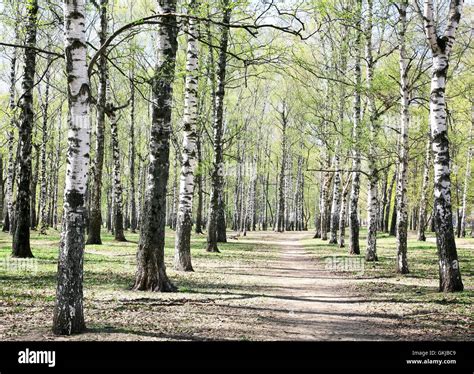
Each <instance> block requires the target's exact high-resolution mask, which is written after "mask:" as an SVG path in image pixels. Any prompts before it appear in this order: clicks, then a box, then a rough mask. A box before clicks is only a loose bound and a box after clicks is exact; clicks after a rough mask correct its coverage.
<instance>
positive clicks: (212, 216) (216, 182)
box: [207, 0, 232, 252]
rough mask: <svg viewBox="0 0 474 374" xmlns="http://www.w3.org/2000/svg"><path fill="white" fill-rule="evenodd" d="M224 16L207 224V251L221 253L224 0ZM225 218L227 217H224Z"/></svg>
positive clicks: (227, 11)
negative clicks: (218, 226) (219, 225)
mask: <svg viewBox="0 0 474 374" xmlns="http://www.w3.org/2000/svg"><path fill="white" fill-rule="evenodd" d="M222 4H223V7H224V9H223V11H224V15H223V18H222V26H221V36H220V37H221V39H220V43H219V59H218V64H217V91H216V94H215V115H214V137H213V141H214V160H213V170H212V190H211V201H210V207H209V219H208V223H207V251H208V252H219V249H218V248H217V241H218V237H217V230H218V229H217V225H218V222H217V220H218V218H222V217H221V214H219V210H220V205H219V199H221V202H222V187H223V175H222V174H223V172H224V158H223V150H222V135H223V121H224V95H225V77H226V65H227V63H226V60H227V45H228V39H229V27H228V26H226V25H227V24H229V22H230V16H231V10H232V8H231V7H230V6H229V0H223V1H222ZM224 218H225V217H224ZM221 239H222V238H221Z"/></svg>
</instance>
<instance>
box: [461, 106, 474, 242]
mask: <svg viewBox="0 0 474 374" xmlns="http://www.w3.org/2000/svg"><path fill="white" fill-rule="evenodd" d="M471 116H472V118H471V121H472V122H471V129H470V130H469V137H468V141H469V146H468V149H467V155H466V171H465V174H464V188H463V194H462V209H461V237H463V238H464V237H466V226H467V222H466V220H467V196H468V192H469V183H471V160H472V155H473V153H474V105H473V106H472V109H471Z"/></svg>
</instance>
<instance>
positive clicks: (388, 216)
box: [383, 171, 397, 233]
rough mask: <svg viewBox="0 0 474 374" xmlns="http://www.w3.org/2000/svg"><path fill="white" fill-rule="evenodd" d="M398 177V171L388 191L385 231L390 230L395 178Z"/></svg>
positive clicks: (394, 174) (393, 176)
mask: <svg viewBox="0 0 474 374" xmlns="http://www.w3.org/2000/svg"><path fill="white" fill-rule="evenodd" d="M396 179H397V172H396V171H395V173H393V175H392V179H391V180H390V186H389V188H388V193H387V205H386V207H385V214H384V222H383V231H384V232H386V233H388V232H389V222H390V207H391V205H392V193H393V186H394V185H395V180H396Z"/></svg>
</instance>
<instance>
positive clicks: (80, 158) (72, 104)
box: [53, 0, 90, 335]
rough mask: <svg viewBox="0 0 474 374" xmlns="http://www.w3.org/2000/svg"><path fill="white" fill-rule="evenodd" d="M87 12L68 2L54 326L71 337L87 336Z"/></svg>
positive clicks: (78, 2) (77, 0)
mask: <svg viewBox="0 0 474 374" xmlns="http://www.w3.org/2000/svg"><path fill="white" fill-rule="evenodd" d="M84 12H85V1H84V0H65V1H64V24H65V26H64V29H65V55H66V75H67V80H68V103H69V115H68V127H69V131H68V152H67V155H68V156H67V164H66V183H65V188H64V206H63V211H64V213H63V222H62V225H63V227H62V235H61V242H60V245H59V260H58V277H57V278H58V287H57V291H56V306H55V309H54V320H53V332H54V333H55V334H58V335H71V334H75V333H80V332H82V331H84V330H85V322H84V312H83V292H82V280H83V257H84V241H85V233H84V231H85V213H86V207H85V197H86V186H87V176H88V169H89V161H90V156H89V151H90V114H89V109H90V108H89V107H90V86H89V75H88V73H87V60H86V56H87V47H86V40H85V35H86V30H85V28H86V26H85V25H86V17H85V13H84Z"/></svg>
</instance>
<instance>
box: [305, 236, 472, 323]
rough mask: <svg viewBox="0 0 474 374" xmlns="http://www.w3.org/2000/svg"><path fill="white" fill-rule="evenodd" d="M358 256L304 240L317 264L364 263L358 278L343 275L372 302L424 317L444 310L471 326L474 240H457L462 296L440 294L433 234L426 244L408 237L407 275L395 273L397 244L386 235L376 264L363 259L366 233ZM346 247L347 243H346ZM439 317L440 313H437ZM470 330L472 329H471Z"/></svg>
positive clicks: (380, 242) (381, 238)
mask: <svg viewBox="0 0 474 374" xmlns="http://www.w3.org/2000/svg"><path fill="white" fill-rule="evenodd" d="M360 235H361V237H360V248H361V255H359V256H353V255H352V256H351V255H349V254H348V248H347V246H346V247H345V248H339V247H338V246H336V245H334V246H331V245H328V244H327V242H323V241H321V240H320V239H307V240H305V241H304V246H305V248H306V249H307V250H309V251H311V253H312V254H313V255H314V257H315V258H316V259H317V260H324V259H325V258H327V257H330V256H334V255H336V256H338V257H342V258H349V257H351V258H354V257H359V258H361V261H363V262H364V271H363V273H362V274H361V273H360V272H359V273H356V272H346V275H347V276H349V277H353V278H354V279H356V280H357V282H355V283H354V289H355V290H356V291H358V292H360V293H368V294H369V295H371V297H372V298H373V299H374V300H378V301H382V302H386V303H389V304H392V305H393V303H398V304H410V305H413V307H414V308H415V307H416V309H417V310H421V311H423V313H436V312H437V311H438V312H441V311H442V310H444V311H445V312H446V314H448V315H450V316H451V318H452V319H453V320H457V321H459V322H460V323H461V324H462V323H464V324H465V326H466V327H469V326H470V325H472V317H473V312H472V302H473V299H474V239H473V238H463V239H457V241H456V242H457V246H458V248H457V251H458V258H459V262H460V266H461V276H462V280H463V284H464V291H463V292H456V293H442V292H439V285H438V282H439V278H438V254H437V249H436V242H435V238H434V234H431V235H429V236H428V238H427V241H426V242H420V241H417V240H416V236H415V233H410V234H409V239H408V265H409V270H410V273H409V274H406V275H401V274H398V273H397V271H396V253H397V252H396V241H395V238H394V237H390V236H388V234H379V235H378V237H377V255H378V261H377V262H370V263H367V262H365V260H364V259H363V257H364V251H365V239H366V231H365V230H361V233H360ZM346 244H347V242H346ZM440 314H441V313H440ZM471 327H472V326H471Z"/></svg>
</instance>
